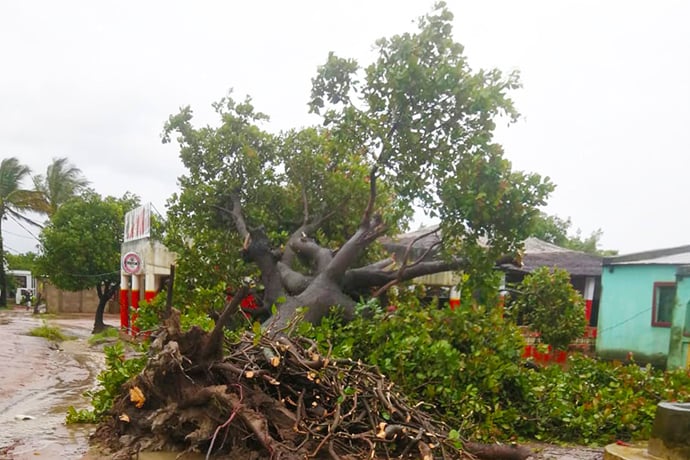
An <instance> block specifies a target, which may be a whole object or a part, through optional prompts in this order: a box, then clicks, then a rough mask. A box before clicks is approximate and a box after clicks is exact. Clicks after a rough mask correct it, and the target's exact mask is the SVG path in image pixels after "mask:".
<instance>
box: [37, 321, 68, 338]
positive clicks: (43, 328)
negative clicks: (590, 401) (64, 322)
mask: <svg viewBox="0 0 690 460" xmlns="http://www.w3.org/2000/svg"><path fill="white" fill-rule="evenodd" d="M29 335H31V336H33V337H43V338H44V339H48V340H52V341H54V342H62V341H63V340H67V339H69V337H67V336H66V335H65V334H63V333H62V330H61V329H60V328H59V327H57V326H50V325H48V323H46V322H45V321H43V324H41V325H40V326H38V327H35V328H33V329H31V330H30V331H29Z"/></svg>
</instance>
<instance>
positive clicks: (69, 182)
mask: <svg viewBox="0 0 690 460" xmlns="http://www.w3.org/2000/svg"><path fill="white" fill-rule="evenodd" d="M33 180H34V187H35V189H36V190H37V191H38V192H40V193H41V194H42V195H43V201H44V203H43V208H44V209H45V210H46V212H47V213H48V215H49V216H52V215H53V214H55V213H56V212H57V210H58V208H60V206H62V205H63V204H65V203H67V202H68V201H69V200H70V199H72V198H74V197H75V196H77V195H79V194H80V193H81V192H82V191H83V190H85V189H86V186H87V185H88V184H89V181H87V180H86V179H85V178H84V176H83V175H82V173H81V170H80V169H79V168H77V167H76V166H74V165H72V164H71V163H69V160H68V159H67V158H64V157H63V158H53V161H52V163H50V164H49V165H48V168H47V169H46V174H45V176H44V175H42V174H38V175H36V176H34V178H33Z"/></svg>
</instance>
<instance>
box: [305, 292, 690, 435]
mask: <svg viewBox="0 0 690 460" xmlns="http://www.w3.org/2000/svg"><path fill="white" fill-rule="evenodd" d="M361 308H362V309H366V310H367V311H368V312H369V314H370V315H371V317H369V318H359V319H356V320H355V321H353V322H351V323H349V324H347V325H343V324H341V323H340V322H338V320H337V319H333V318H330V319H328V320H326V321H324V322H323V323H322V324H321V325H320V326H318V327H312V326H309V325H306V324H303V325H302V326H301V327H300V330H299V331H298V332H300V333H303V334H306V335H308V336H309V337H311V338H314V339H316V340H317V341H318V342H319V343H320V344H321V345H322V346H324V348H325V346H326V345H329V346H331V347H332V353H333V355H334V356H336V357H349V358H352V359H355V360H357V359H359V360H362V361H364V362H368V363H370V364H375V365H377V366H378V367H379V369H380V370H381V371H382V373H384V374H385V375H386V376H388V377H389V378H391V379H392V381H393V382H395V384H396V386H397V388H398V391H401V392H403V393H405V394H407V395H408V396H409V397H410V398H411V399H412V400H417V401H423V402H424V403H426V404H425V408H426V409H428V410H432V411H433V410H435V411H436V412H437V414H438V415H439V416H440V417H441V418H442V419H444V420H445V421H446V422H447V423H448V424H449V425H451V426H452V427H454V428H456V429H457V430H458V431H459V432H460V433H461V434H462V435H463V436H466V437H468V438H473V439H480V440H481V439H483V440H489V439H499V440H507V439H510V438H513V437H516V436H517V437H521V438H523V439H539V440H544V441H556V442H573V443H583V444H598V445H603V444H606V443H610V442H614V441H616V440H617V439H623V440H637V439H645V438H647V437H648V436H649V431H650V429H651V425H652V423H653V420H654V414H655V412H656V405H657V403H658V402H659V401H662V400H688V399H690V375H689V374H688V372H686V371H674V372H663V371H659V370H656V369H653V368H651V367H644V368H643V367H639V366H637V365H635V364H630V365H625V366H624V365H622V364H620V363H611V362H603V361H598V360H596V359H592V358H588V357H586V356H582V355H577V354H575V355H573V356H571V357H570V358H569V360H568V362H567V364H566V365H565V366H559V365H552V366H548V367H544V368H542V369H540V370H536V371H535V370H533V369H529V368H526V367H525V366H524V365H523V360H521V359H520V354H521V352H522V350H523V347H524V342H523V340H522V338H521V336H520V335H519V332H518V330H517V328H516V326H515V325H514V324H512V323H511V322H510V321H508V320H506V319H505V318H504V317H503V315H502V314H501V309H500V308H494V309H487V308H484V307H481V306H474V307H466V308H462V309H456V310H453V311H451V310H449V309H438V308H435V306H430V307H421V306H419V305H418V304H417V303H412V304H411V305H404V306H398V307H397V309H395V310H394V311H388V309H384V308H381V307H379V306H378V305H377V304H376V303H375V302H370V303H368V304H366V305H363V306H362V307H361Z"/></svg>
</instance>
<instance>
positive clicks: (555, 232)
mask: <svg viewBox="0 0 690 460" xmlns="http://www.w3.org/2000/svg"><path fill="white" fill-rule="evenodd" d="M532 225H533V227H532V233H531V235H530V236H534V237H536V238H539V239H540V240H543V241H546V242H547V243H551V244H555V245H556V246H560V247H563V248H568V249H572V250H574V251H582V252H586V253H588V254H595V255H600V256H610V255H615V254H617V253H618V251H615V250H611V249H600V248H599V240H600V239H601V236H602V235H603V234H604V232H603V231H602V230H601V229H597V230H595V231H593V232H592V233H591V234H590V235H589V236H587V237H583V236H582V231H581V230H580V229H579V228H578V229H577V230H576V231H575V234H574V235H572V233H570V231H571V227H572V222H571V220H570V217H568V218H567V219H565V220H564V219H561V218H560V217H558V216H551V215H548V214H546V213H545V212H540V213H539V216H538V217H537V218H535V219H534V221H533V224H532Z"/></svg>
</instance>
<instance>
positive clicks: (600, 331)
mask: <svg viewBox="0 0 690 460" xmlns="http://www.w3.org/2000/svg"><path fill="white" fill-rule="evenodd" d="M650 311H652V309H651V307H650V308H645V309H644V310H642V311H639V312H637V313H635V314H634V315H632V316H631V317H629V318H626V319H624V320H623V321H621V322H619V323H616V324H614V325H612V326H609V327H607V328H605V329H599V330H598V331H597V334H601V333H602V332H606V331H610V330H611V329H616V328H617V327H620V326H622V325H624V324H625V323H629V322H630V321H632V320H634V319H635V318H637V317H638V316H640V315H644V314H645V313H648V312H650Z"/></svg>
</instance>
